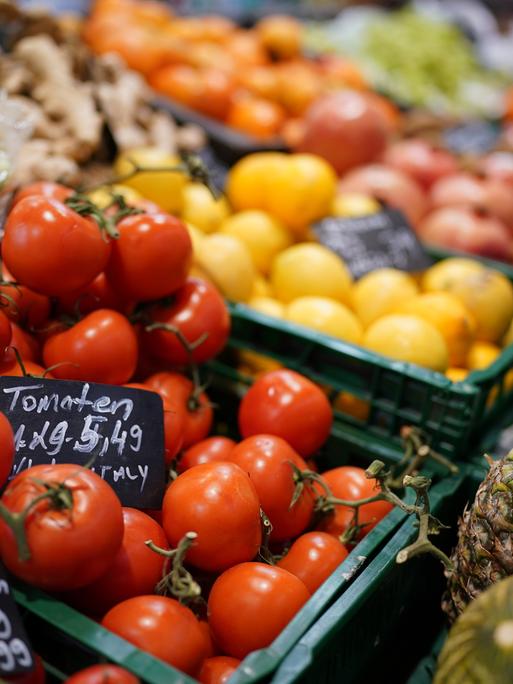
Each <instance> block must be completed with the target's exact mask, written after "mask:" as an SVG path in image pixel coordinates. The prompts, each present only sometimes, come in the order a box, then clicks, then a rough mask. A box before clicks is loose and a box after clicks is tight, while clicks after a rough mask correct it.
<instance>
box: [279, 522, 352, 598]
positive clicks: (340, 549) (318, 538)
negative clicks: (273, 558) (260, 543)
mask: <svg viewBox="0 0 513 684" xmlns="http://www.w3.org/2000/svg"><path fill="white" fill-rule="evenodd" d="M346 557H347V549H346V547H345V546H344V545H343V544H342V543H341V542H340V541H339V540H338V539H336V538H335V537H333V536H332V535H331V534H327V533H325V532H307V533H306V534H302V535H301V536H300V537H299V538H298V539H296V541H295V542H294V543H293V544H292V546H291V547H290V549H289V550H288V552H287V555H286V556H284V557H283V558H282V559H281V560H280V561H278V564H277V565H278V567H280V568H284V569H285V570H288V571H289V572H291V573H292V574H293V575H295V576H296V577H299V579H300V580H301V581H302V582H304V584H305V586H306V588H307V589H308V591H309V592H310V593H311V594H313V593H314V591H317V589H318V588H319V587H320V586H321V584H322V583H323V582H325V581H326V580H327V579H328V577H329V576H330V575H331V573H332V572H334V571H335V570H336V569H337V568H338V566H339V565H340V564H341V563H342V561H343V560H344V559H345V558H346Z"/></svg>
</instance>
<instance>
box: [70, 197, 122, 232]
mask: <svg viewBox="0 0 513 684" xmlns="http://www.w3.org/2000/svg"><path fill="white" fill-rule="evenodd" d="M64 204H66V205H67V206H68V207H69V208H70V209H73V211H75V212H76V213H77V214H80V216H90V217H91V218H93V219H94V220H95V221H96V223H97V224H98V227H99V229H100V231H101V233H102V237H103V239H104V240H105V242H108V241H109V238H111V239H112V240H117V239H118V238H119V230H118V229H117V228H116V224H115V222H114V220H113V219H111V218H109V217H108V216H106V215H105V213H104V212H103V211H102V210H101V209H100V208H99V207H97V206H96V204H95V203H94V202H92V201H91V199H90V198H89V197H88V196H87V195H83V194H81V193H78V192H76V193H74V194H73V195H71V196H70V197H68V198H66V199H65V200H64Z"/></svg>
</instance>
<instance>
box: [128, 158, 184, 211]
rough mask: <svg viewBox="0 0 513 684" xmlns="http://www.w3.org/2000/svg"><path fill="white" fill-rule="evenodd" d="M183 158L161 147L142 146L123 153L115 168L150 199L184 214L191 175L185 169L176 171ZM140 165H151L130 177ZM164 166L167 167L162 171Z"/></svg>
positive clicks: (163, 206) (170, 209)
mask: <svg viewBox="0 0 513 684" xmlns="http://www.w3.org/2000/svg"><path fill="white" fill-rule="evenodd" d="M181 163H182V162H181V160H180V158H179V157H177V156H175V155H172V154H168V153H167V152H163V151H162V150H159V149H158V148H157V147H138V148H135V149H133V150H127V151H126V152H122V153H121V154H120V156H119V157H118V158H117V159H116V162H115V164H114V171H115V173H116V174H117V175H118V176H119V177H120V179H123V180H122V183H123V185H128V186H129V187H130V188H133V189H134V190H137V192H139V193H140V194H141V195H142V196H143V197H146V199H149V200H151V201H152V202H155V204H158V205H159V207H162V209H164V211H169V212H171V213H173V214H176V213H180V211H181V210H182V207H183V192H184V188H185V186H186V184H187V180H188V179H187V176H186V174H185V173H183V172H182V171H172V170H169V169H173V168H175V167H177V166H179V165H180V164H181ZM136 168H141V169H144V168H147V169H149V170H148V171H139V172H137V173H135V175H133V176H130V177H129V174H131V173H132V172H133V171H134V170H135V169H136ZM159 169H164V170H159Z"/></svg>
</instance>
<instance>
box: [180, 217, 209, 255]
mask: <svg viewBox="0 0 513 684" xmlns="http://www.w3.org/2000/svg"><path fill="white" fill-rule="evenodd" d="M185 227H186V228H187V232H188V233H189V237H190V238H191V242H192V251H193V252H194V254H195V255H196V254H197V253H198V251H199V246H200V244H201V243H202V242H203V238H204V237H205V235H204V233H202V232H201V230H199V229H198V228H196V226H195V225H193V224H192V223H188V222H185Z"/></svg>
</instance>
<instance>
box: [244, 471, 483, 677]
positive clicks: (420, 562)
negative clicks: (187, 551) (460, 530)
mask: <svg viewBox="0 0 513 684" xmlns="http://www.w3.org/2000/svg"><path fill="white" fill-rule="evenodd" d="M477 485H478V478H477V477H476V475H475V474H473V473H472V471H471V468H470V467H468V466H463V467H462V468H461V471H460V473H459V474H458V475H456V476H453V477H451V478H447V479H445V480H443V481H441V482H439V483H438V484H437V485H435V486H434V487H433V488H432V494H431V501H432V504H433V505H432V511H433V513H434V514H435V515H437V517H439V518H440V519H441V520H442V522H445V523H447V524H449V525H451V530H448V531H446V532H444V533H443V534H441V535H440V536H439V537H437V539H436V543H437V545H441V546H442V547H444V548H445V549H446V550H447V551H449V550H450V548H451V546H452V544H453V542H454V539H455V532H456V522H457V518H458V515H459V514H460V513H461V511H462V510H463V507H464V505H465V503H466V502H467V501H468V500H471V499H472V497H473V495H474V492H475V489H476V488H477ZM416 534H417V531H416V527H415V523H414V521H413V519H411V518H410V519H408V520H406V521H405V522H404V524H403V525H402V527H401V528H400V529H399V530H398V531H397V533H396V534H395V535H394V536H393V538H392V539H391V540H390V542H389V543H388V544H387V545H386V547H385V548H384V549H382V551H381V552H380V553H379V554H378V555H377V556H376V557H375V558H374V559H373V560H372V561H371V563H369V564H368V566H367V567H366V568H365V569H364V571H363V572H361V573H360V575H359V576H358V578H356V579H355V581H354V582H353V583H352V584H351V586H350V587H349V588H348V589H347V591H346V592H344V594H342V595H341V597H340V598H339V599H338V600H337V601H335V603H333V604H332V606H331V607H330V608H329V609H328V611H326V612H325V613H324V614H323V615H322V616H321V617H320V618H319V620H318V621H317V622H316V623H315V624H314V625H313V626H312V627H311V628H310V629H309V630H308V631H307V632H305V634H304V635H303V636H302V637H301V639H300V640H299V641H298V643H297V644H296V645H295V647H294V648H293V649H292V650H291V651H290V653H289V654H288V655H287V657H286V658H285V660H284V661H283V662H282V664H281V666H280V667H279V668H278V670H277V671H276V673H275V674H274V676H273V678H272V681H273V682H276V684H293V683H294V684H296V683H298V684H299V683H301V684H306V683H310V682H311V683H312V684H332V683H333V682H341V683H342V682H343V684H363V683H364V682H373V684H376V683H383V684H385V683H389V682H394V683H396V682H397V683H398V684H399V683H400V682H405V681H406V680H407V677H408V674H409V673H410V672H411V671H412V670H413V668H414V666H415V663H418V661H419V657H420V655H421V654H423V652H425V644H430V643H432V642H433V640H434V639H435V637H436V635H437V634H438V632H439V630H440V628H441V626H442V625H443V621H444V620H443V614H442V611H441V608H440V597H441V595H442V592H443V589H444V586H445V580H444V575H443V569H442V565H441V564H440V562H439V561H437V560H435V559H434V558H432V557H431V556H422V557H417V558H414V559H412V560H410V561H409V562H407V563H405V564H404V565H398V564H397V563H396V560H395V558H396V555H397V553H398V552H399V551H400V550H401V549H402V548H404V547H405V546H407V545H408V544H410V543H412V542H413V541H414V539H415V538H416ZM244 681H245V680H244V679H243V677H241V676H238V677H237V678H236V679H234V680H233V684H242V683H243V682H244ZM419 684H420V683H419Z"/></svg>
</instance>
